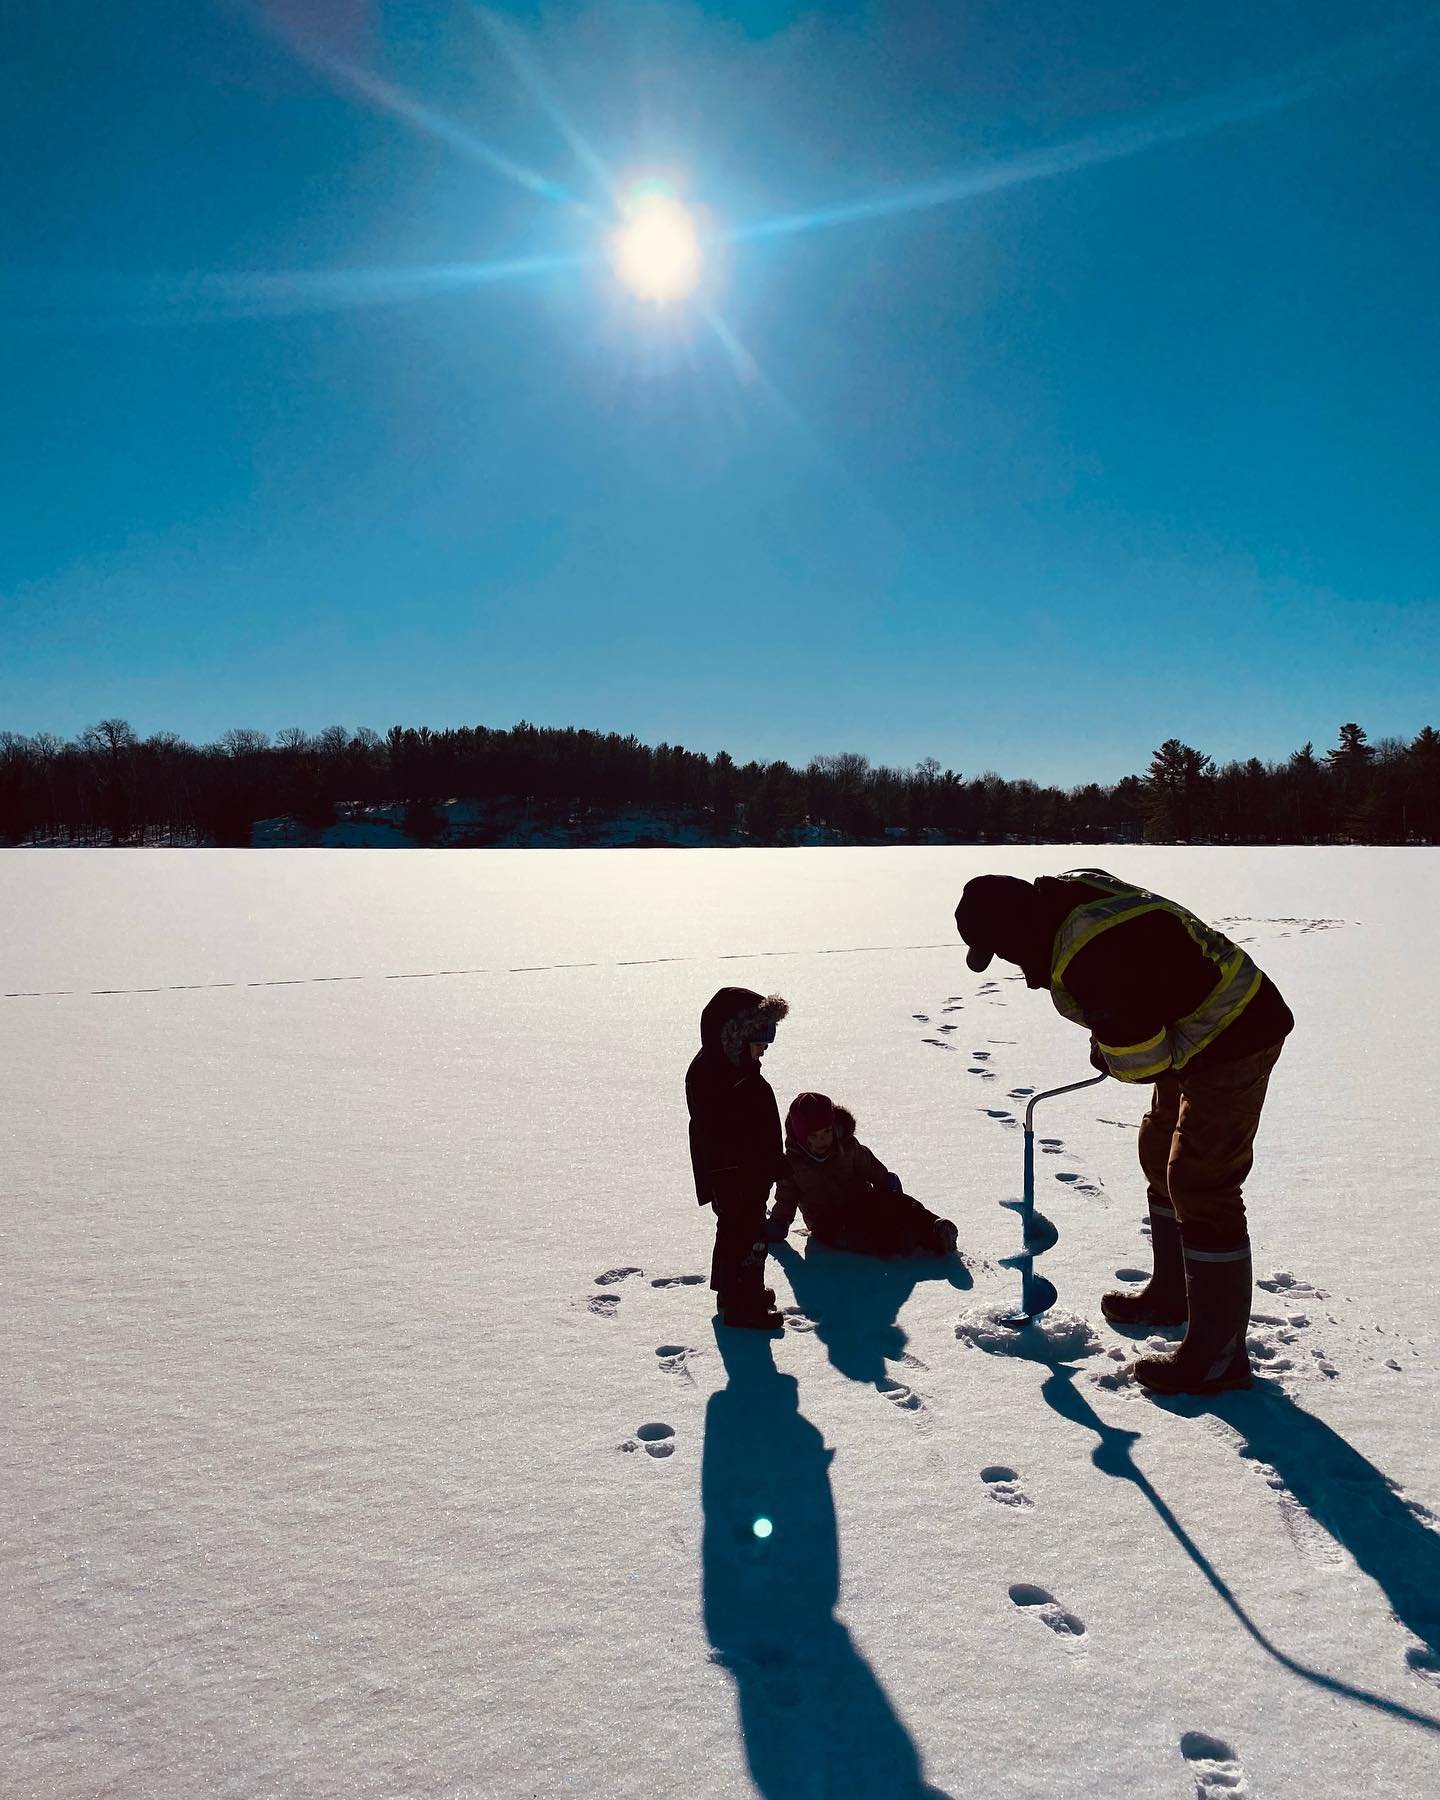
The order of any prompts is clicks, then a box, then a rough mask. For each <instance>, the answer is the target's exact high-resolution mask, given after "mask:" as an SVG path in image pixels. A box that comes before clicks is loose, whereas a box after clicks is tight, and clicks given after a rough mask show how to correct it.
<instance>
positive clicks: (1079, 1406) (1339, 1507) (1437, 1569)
mask: <svg viewBox="0 0 1440 1800" xmlns="http://www.w3.org/2000/svg"><path fill="white" fill-rule="evenodd" d="M1035 1360H1036V1361H1040V1362H1047V1361H1049V1359H1048V1358H1047V1357H1046V1356H1045V1355H1044V1354H1043V1352H1042V1351H1040V1350H1039V1349H1038V1348H1037V1352H1036V1354H1035ZM1049 1366H1050V1371H1051V1372H1050V1374H1049V1376H1048V1377H1047V1378H1046V1380H1045V1383H1044V1385H1043V1387H1042V1388H1041V1393H1042V1395H1043V1397H1044V1399H1045V1401H1046V1403H1047V1404H1048V1405H1049V1406H1050V1407H1052V1408H1053V1410H1054V1411H1055V1412H1057V1413H1058V1414H1059V1415H1060V1416H1061V1417H1062V1418H1064V1419H1068V1420H1070V1421H1071V1422H1072V1423H1073V1424H1076V1425H1079V1426H1081V1427H1083V1428H1084V1429H1085V1430H1087V1431H1091V1432H1093V1433H1094V1434H1095V1437H1096V1440H1097V1442H1096V1445H1095V1449H1094V1450H1093V1452H1092V1460H1093V1462H1094V1464H1095V1466H1096V1468H1097V1469H1099V1470H1101V1471H1102V1472H1103V1473H1104V1474H1106V1475H1111V1476H1114V1477H1115V1478H1116V1479H1118V1480H1122V1481H1129V1482H1131V1483H1133V1484H1134V1486H1135V1487H1136V1488H1137V1489H1138V1490H1139V1491H1140V1493H1142V1494H1143V1495H1144V1497H1145V1498H1146V1499H1147V1500H1148V1501H1149V1503H1150V1505H1151V1506H1153V1507H1154V1509H1155V1511H1156V1513H1157V1514H1158V1515H1159V1517H1160V1519H1161V1520H1162V1521H1163V1522H1164V1524H1165V1525H1166V1526H1167V1527H1168V1528H1169V1530H1170V1531H1171V1532H1172V1533H1173V1534H1174V1536H1175V1538H1176V1540H1177V1542H1178V1543H1179V1544H1180V1547H1181V1548H1182V1549H1183V1550H1184V1552H1185V1554H1186V1555H1187V1556H1188V1557H1189V1558H1190V1560H1191V1561H1192V1562H1193V1563H1194V1564H1195V1566H1196V1568H1197V1569H1198V1570H1199V1571H1200V1573H1201V1575H1202V1576H1203V1577H1204V1579H1205V1580H1206V1581H1207V1582H1208V1583H1209V1584H1210V1586H1211V1588H1212V1589H1213V1590H1214V1591H1215V1593H1216V1594H1217V1596H1218V1597H1219V1598H1220V1600H1221V1601H1222V1602H1223V1604H1224V1605H1225V1606H1226V1607H1227V1608H1228V1609H1229V1611H1230V1612H1231V1613H1232V1614H1233V1616H1234V1617H1235V1619H1236V1620H1237V1621H1238V1623H1239V1624H1240V1625H1241V1627H1242V1628H1243V1629H1244V1630H1245V1632H1246V1633H1247V1634H1248V1635H1249V1636H1250V1637H1251V1638H1252V1639H1253V1640H1254V1641H1255V1642H1256V1643H1257V1644H1258V1645H1260V1647H1261V1648H1262V1649H1263V1650H1265V1651H1266V1652H1267V1653H1268V1654H1269V1655H1271V1656H1273V1657H1274V1658H1275V1660H1276V1661H1277V1662H1278V1663H1279V1664H1280V1665H1281V1666H1282V1667H1284V1668H1286V1669H1289V1670H1290V1672H1291V1673H1292V1674H1295V1675H1298V1676H1300V1677H1301V1678H1302V1679H1303V1680H1305V1681H1309V1682H1312V1683H1313V1684H1314V1685H1315V1686H1316V1687H1319V1688H1321V1689H1323V1690H1325V1691H1326V1692H1328V1693H1332V1694H1335V1695H1337V1696H1339V1697H1341V1698H1344V1699H1347V1700H1352V1701H1355V1702H1357V1703H1358V1704H1360V1705H1363V1706H1367V1707H1372V1708H1374V1709H1375V1710H1376V1711H1378V1712H1384V1713H1388V1714H1389V1715H1390V1716H1391V1717H1392V1718H1399V1719H1403V1720H1405V1721H1406V1722H1407V1723H1409V1724H1412V1725H1417V1726H1419V1727H1421V1728H1422V1729H1423V1730H1426V1731H1430V1732H1435V1733H1440V1718H1436V1717H1435V1716H1433V1715H1431V1714H1427V1713H1421V1712H1417V1711H1415V1710H1414V1709H1413V1708H1411V1707H1409V1706H1405V1705H1403V1704H1401V1703H1399V1702H1397V1701H1394V1700H1391V1699H1389V1698H1388V1697H1387V1696H1385V1695H1381V1694H1375V1693H1371V1692H1370V1691H1369V1690H1367V1689H1365V1688H1361V1687H1356V1686H1354V1685H1353V1684H1351V1683H1350V1682H1346V1681H1342V1680H1340V1679H1339V1678H1338V1677H1336V1676H1332V1675H1328V1674H1326V1673H1325V1672H1324V1671H1323V1670H1321V1669H1315V1668H1311V1667H1310V1666H1309V1665H1308V1664H1306V1663H1302V1662H1301V1661H1299V1660H1298V1658H1296V1657H1293V1656H1291V1655H1290V1654H1289V1653H1288V1652H1287V1651H1285V1650H1283V1649H1281V1648H1280V1646H1279V1645H1277V1644H1275V1643H1272V1642H1271V1640H1270V1639H1269V1638H1268V1637H1267V1636H1266V1635H1265V1633H1264V1632H1263V1631H1261V1629H1260V1627H1259V1626H1258V1625H1257V1624H1256V1623H1255V1621H1254V1620H1253V1619H1252V1618H1251V1617H1250V1615H1249V1614H1248V1613H1247V1612H1246V1611H1245V1609H1244V1608H1243V1607H1242V1606H1241V1605H1240V1602H1239V1601H1238V1600H1237V1599H1236V1598H1235V1596H1234V1594H1233V1593H1232V1592H1231V1590H1230V1587H1229V1585H1228V1584H1227V1583H1226V1581H1225V1580H1224V1578H1223V1576H1222V1575H1221V1574H1220V1571H1219V1570H1218V1569H1217V1568H1216V1567H1215V1565H1214V1564H1213V1563H1212V1562H1211V1561H1210V1559H1209V1558H1208V1557H1207V1556H1206V1555H1205V1553H1204V1552H1203V1551H1202V1550H1201V1549H1200V1548H1199V1546H1198V1545H1197V1544H1196V1543H1195V1541H1194V1539H1193V1538H1191V1536H1190V1534H1189V1532H1188V1531H1186V1529H1185V1527H1184V1525H1183V1523H1182V1522H1181V1520H1180V1519H1179V1517H1178V1516H1177V1515H1176V1513H1175V1512H1174V1511H1173V1510H1172V1509H1171V1507H1170V1506H1169V1505H1168V1504H1167V1503H1166V1501H1165V1500H1164V1499H1163V1497H1162V1496H1161V1495H1160V1494H1159V1493H1158V1492H1157V1490H1156V1489H1155V1487H1154V1486H1153V1485H1152V1483H1151V1482H1150V1480H1149V1478H1148V1477H1147V1476H1146V1475H1145V1474H1144V1472H1143V1471H1142V1470H1141V1469H1140V1468H1139V1466H1138V1465H1137V1464H1136V1462H1135V1461H1134V1459H1133V1456H1132V1450H1133V1447H1134V1445H1135V1443H1136V1441H1137V1440H1138V1438H1139V1437H1140V1435H1141V1434H1140V1433H1139V1432H1138V1431H1127V1430H1124V1429H1123V1428H1121V1427H1119V1426H1114V1425H1107V1424H1106V1423H1105V1421H1104V1420H1103V1419H1102V1418H1101V1417H1100V1416H1099V1414H1098V1413H1097V1412H1096V1411H1095V1409H1094V1407H1092V1406H1091V1404H1090V1402H1089V1401H1088V1400H1087V1399H1086V1398H1085V1396H1084V1394H1083V1393H1082V1392H1081V1391H1080V1389H1079V1388H1078V1387H1077V1386H1076V1382H1075V1377H1076V1374H1077V1373H1078V1371H1077V1369H1076V1368H1075V1367H1074V1366H1073V1365H1072V1364H1067V1363H1063V1362H1050V1365H1049ZM1158 1404H1161V1405H1163V1406H1164V1407H1165V1408H1166V1410H1167V1411H1176V1412H1181V1413H1184V1414H1186V1415H1188V1416H1192V1417H1193V1416H1198V1415H1199V1414H1201V1413H1204V1412H1207V1411H1208V1412H1210V1413H1212V1414H1213V1415H1214V1416H1215V1417H1216V1418H1218V1419H1221V1420H1223V1421H1224V1422H1225V1423H1226V1424H1227V1425H1229V1426H1230V1427H1231V1429H1232V1430H1234V1431H1236V1432H1238V1433H1239V1434H1240V1436H1241V1437H1242V1439H1243V1440H1244V1442H1243V1444H1242V1446H1241V1452H1240V1453H1241V1455H1242V1456H1244V1457H1246V1458H1247V1459H1253V1460H1255V1461H1258V1462H1264V1463H1268V1464H1269V1465H1270V1467H1271V1468H1273V1469H1274V1470H1275V1472H1276V1475H1277V1476H1278V1477H1279V1479H1280V1480H1281V1481H1283V1482H1284V1484H1285V1486H1286V1487H1287V1488H1288V1489H1289V1490H1290V1492H1291V1493H1292V1494H1293V1495H1294V1497H1295V1499H1296V1500H1297V1502H1298V1503H1299V1504H1300V1505H1301V1506H1303V1507H1304V1508H1305V1510H1306V1511H1307V1512H1308V1513H1309V1514H1310V1515H1311V1517H1312V1518H1314V1519H1315V1520H1316V1522H1317V1523H1318V1524H1320V1525H1322V1526H1323V1527H1324V1528H1325V1530H1327V1531H1328V1532H1329V1533H1330V1535H1331V1536H1332V1537H1333V1538H1334V1539H1335V1541H1336V1543H1338V1544H1341V1545H1343V1546H1344V1548H1345V1549H1346V1550H1348V1551H1349V1553H1350V1554H1351V1556H1353V1557H1354V1559H1355V1561H1356V1562H1357V1563H1358V1564H1359V1565H1360V1567H1361V1568H1362V1569H1363V1570H1364V1571H1365V1573H1366V1574H1367V1575H1369V1576H1370V1577H1371V1579H1372V1580H1373V1581H1374V1582H1375V1583H1376V1584H1377V1586H1378V1587H1379V1588H1380V1590H1381V1592H1382V1593H1383V1594H1384V1595H1385V1598H1386V1600H1387V1601H1388V1602H1389V1604H1390V1608H1391V1610H1392V1612H1393V1613H1394V1615H1395V1617H1396V1618H1397V1619H1398V1620H1399V1622H1400V1623H1401V1624H1402V1625H1404V1626H1405V1627H1406V1628H1407V1629H1408V1630H1410V1631H1411V1632H1413V1633H1414V1635H1415V1637H1416V1638H1417V1639H1418V1640H1419V1641H1418V1642H1417V1643H1416V1644H1413V1645H1412V1646H1411V1647H1410V1649H1409V1651H1408V1652H1407V1654H1406V1657H1405V1664H1406V1666H1407V1667H1409V1668H1410V1669H1411V1670H1412V1671H1413V1672H1414V1673H1415V1674H1417V1675H1420V1676H1422V1677H1423V1678H1424V1679H1425V1680H1427V1681H1433V1680H1436V1679H1437V1677H1440V1534H1437V1533H1436V1532H1434V1531H1432V1530H1430V1529H1429V1528H1428V1527H1427V1526H1426V1525H1425V1524H1424V1523H1423V1522H1422V1520H1421V1518H1420V1517H1419V1516H1417V1514H1416V1513H1415V1512H1413V1511H1412V1510H1411V1508H1410V1507H1408V1506H1407V1505H1406V1504H1405V1502H1404V1501H1403V1500H1401V1499H1400V1498H1399V1496H1398V1494H1397V1493H1396V1491H1395V1489H1394V1488H1393V1487H1392V1486H1391V1484H1390V1482H1389V1481H1387V1480H1386V1478H1385V1476H1384V1475H1382V1474H1381V1473H1380V1471H1379V1470H1378V1469H1377V1468H1376V1467H1375V1466H1374V1464H1373V1463H1370V1462H1367V1461H1366V1460H1365V1458H1364V1457H1363V1456H1361V1454H1360V1452H1359V1451H1358V1450H1356V1449H1355V1448H1354V1447H1353V1445H1351V1444H1348V1443H1347V1442H1346V1441H1345V1439H1344V1438H1342V1437H1341V1436H1339V1434H1338V1433H1337V1432H1334V1431H1332V1430H1331V1429H1330V1427H1329V1426H1328V1425H1325V1424H1323V1423H1322V1422H1321V1421H1320V1420H1319V1419H1317V1418H1316V1417H1315V1416H1314V1415H1313V1414H1312V1413H1307V1412H1305V1411H1304V1410H1303V1408H1301V1407H1299V1406H1296V1405H1295V1403H1294V1402H1293V1401H1292V1400H1291V1399H1290V1398H1289V1397H1288V1396H1287V1395H1286V1394H1285V1393H1284V1392H1283V1391H1282V1390H1281V1389H1280V1388H1279V1387H1277V1386H1276V1385H1275V1384H1274V1383H1273V1382H1271V1381H1266V1380H1264V1379H1260V1380H1257V1381H1256V1382H1255V1385H1254V1386H1253V1387H1252V1388H1251V1389H1250V1390H1249V1391H1248V1392H1243V1393H1233V1394H1225V1395H1222V1396H1220V1397H1219V1398H1218V1399H1215V1400H1211V1401H1208V1402H1206V1401H1200V1400H1195V1399H1186V1398H1184V1397H1177V1398H1175V1399H1173V1400H1169V1401H1162V1402H1158ZM1418 1692H1419V1690H1417V1696H1418Z"/></svg>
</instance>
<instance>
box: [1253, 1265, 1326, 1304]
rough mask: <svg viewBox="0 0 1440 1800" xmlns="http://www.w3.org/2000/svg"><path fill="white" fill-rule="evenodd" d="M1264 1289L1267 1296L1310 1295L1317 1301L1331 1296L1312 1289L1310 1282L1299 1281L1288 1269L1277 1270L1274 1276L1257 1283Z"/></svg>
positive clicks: (1257, 1285)
mask: <svg viewBox="0 0 1440 1800" xmlns="http://www.w3.org/2000/svg"><path fill="white" fill-rule="evenodd" d="M1255 1285H1256V1287H1262V1288H1264V1290H1265V1292H1266V1293H1267V1294H1295V1295H1297V1296H1299V1295H1302V1294H1309V1295H1310V1296H1311V1297H1312V1298H1314V1299H1316V1300H1328V1299H1329V1297H1330V1296H1329V1295H1328V1294H1327V1293H1325V1292H1324V1290H1323V1289H1321V1288H1317V1287H1312V1286H1311V1285H1310V1283H1309V1282H1308V1281H1299V1280H1297V1279H1296V1278H1295V1276H1293V1275H1292V1274H1291V1273H1290V1271H1289V1270H1288V1269H1277V1270H1276V1271H1275V1273H1274V1274H1273V1275H1268V1276H1266V1277H1265V1278H1264V1279H1263V1280H1260V1281H1257V1282H1256V1283H1255Z"/></svg>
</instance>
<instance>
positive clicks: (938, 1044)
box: [921, 1038, 955, 1050]
mask: <svg viewBox="0 0 1440 1800" xmlns="http://www.w3.org/2000/svg"><path fill="white" fill-rule="evenodd" d="M921 1042H922V1043H926V1044H933V1045H934V1046H935V1048H936V1049H937V1050H953V1049H954V1048H955V1046H954V1045H953V1044H947V1043H946V1041H945V1039H944V1038H922V1039H921Z"/></svg>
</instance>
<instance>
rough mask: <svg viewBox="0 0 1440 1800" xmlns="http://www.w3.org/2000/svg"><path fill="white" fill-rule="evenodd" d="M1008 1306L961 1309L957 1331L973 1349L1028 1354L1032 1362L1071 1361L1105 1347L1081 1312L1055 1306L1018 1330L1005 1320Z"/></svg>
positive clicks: (963, 1341)
mask: <svg viewBox="0 0 1440 1800" xmlns="http://www.w3.org/2000/svg"><path fill="white" fill-rule="evenodd" d="M1009 1310H1010V1309H1009V1308H1007V1307H1003V1306H991V1307H987V1308H985V1309H984V1310H983V1311H971V1312H965V1313H961V1315H960V1317H959V1319H958V1320H957V1321H956V1323H955V1335H956V1337H957V1338H959V1340H960V1342H961V1343H962V1344H969V1345H970V1347H971V1348H972V1349H974V1350H987V1351H989V1353H990V1354H991V1355H992V1356H1023V1357H1028V1358H1029V1359H1030V1360H1031V1361H1032V1362H1072V1361H1074V1360H1075V1359H1076V1358H1077V1357H1081V1356H1094V1355H1095V1354H1096V1352H1097V1351H1099V1350H1100V1349H1101V1348H1102V1346H1101V1343H1100V1339H1099V1338H1098V1337H1097V1336H1096V1334H1095V1330H1094V1327H1093V1326H1092V1325H1091V1324H1090V1321H1089V1320H1088V1319H1083V1318H1081V1317H1080V1315H1079V1314H1078V1313H1072V1312H1066V1311H1065V1309H1064V1308H1063V1307H1058V1306H1057V1307H1052V1308H1051V1310H1050V1311H1049V1312H1047V1313H1042V1314H1041V1315H1040V1317H1039V1318H1038V1319H1032V1320H1031V1322H1030V1323H1029V1324H1028V1325H1022V1326H1020V1327H1019V1329H1018V1330H1017V1329H1016V1328H1015V1327H1014V1326H1013V1325H1006V1324H1004V1323H1003V1322H1002V1321H1003V1320H1004V1318H1005V1317H1006V1314H1007V1312H1008V1311H1009Z"/></svg>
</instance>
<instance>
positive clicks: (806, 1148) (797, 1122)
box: [769, 1094, 959, 1256]
mask: <svg viewBox="0 0 1440 1800" xmlns="http://www.w3.org/2000/svg"><path fill="white" fill-rule="evenodd" d="M785 1165H786V1173H785V1175H784V1177H783V1178H782V1179H781V1181H780V1182H779V1183H778V1184H777V1186H776V1189H775V1205H774V1208H773V1210H772V1211H771V1214H770V1220H769V1235H770V1241H771V1242H772V1243H779V1242H780V1241H781V1240H782V1239H783V1238H784V1237H785V1234H786V1233H787V1232H788V1231H789V1229H790V1227H791V1225H792V1224H793V1223H794V1220H795V1209H796V1207H797V1206H798V1207H799V1209H800V1212H801V1215H802V1216H803V1218H804V1220H805V1223H806V1224H807V1225H808V1226H809V1228H810V1232H811V1235H812V1236H813V1237H817V1238H819V1240H820V1242H821V1243H822V1244H830V1245H833V1246H834V1248H835V1249H837V1250H858V1251H861V1252H863V1253H865V1254H868V1255H870V1256H908V1255H909V1254H910V1253H911V1252H912V1251H915V1250H924V1251H929V1252H930V1253H931V1254H933V1255H937V1256H949V1255H951V1254H952V1253H953V1251H954V1249H955V1241H956V1238H957V1236H958V1235H959V1234H958V1233H957V1231H956V1229H955V1227H954V1225H952V1224H951V1222H950V1221H949V1219H937V1218H936V1217H935V1215H934V1213H932V1212H930V1211H929V1210H928V1209H927V1208H925V1207H923V1206H922V1205H921V1204H920V1202H919V1201H918V1200H913V1199H912V1198H911V1197H910V1195H908V1194H907V1193H905V1192H904V1191H903V1190H902V1188H901V1186H900V1177H899V1176H898V1175H892V1174H891V1173H890V1171H889V1170H888V1169H887V1168H886V1167H885V1165H884V1163H882V1162H881V1161H880V1159H879V1157H878V1156H876V1155H875V1154H874V1152H873V1151H870V1150H867V1149H866V1147H865V1146H864V1144H862V1143H861V1142H860V1140H859V1139H858V1138H857V1137H856V1135H855V1120H854V1117H853V1116H852V1115H851V1114H850V1113H849V1112H847V1111H846V1110H845V1108H844V1107H843V1106H836V1105H835V1104H834V1102H833V1101H832V1100H830V1099H829V1097H828V1096H827V1095H825V1094H799V1095H797V1096H796V1099H795V1101H794V1104H793V1105H792V1106H791V1108H790V1111H789V1113H788V1114H787V1116H786V1119H785Z"/></svg>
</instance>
